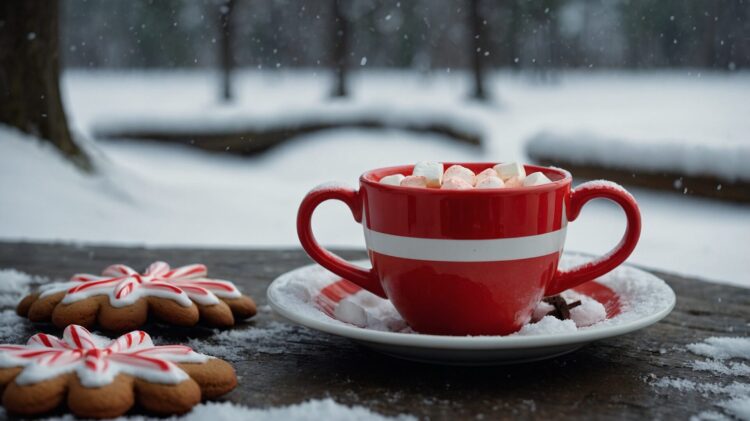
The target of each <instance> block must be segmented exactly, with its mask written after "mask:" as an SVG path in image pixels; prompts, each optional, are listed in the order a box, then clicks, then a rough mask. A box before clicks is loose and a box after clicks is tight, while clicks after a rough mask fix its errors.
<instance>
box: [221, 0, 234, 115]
mask: <svg viewBox="0 0 750 421" xmlns="http://www.w3.org/2000/svg"><path fill="white" fill-rule="evenodd" d="M233 10H234V0H226V1H225V2H224V3H223V4H222V5H221V7H220V8H219V25H220V26H219V39H220V54H221V57H220V59H221V99H222V101H224V102H229V101H231V100H232V68H233V67H234V57H233V56H232V40H233V38H234V36H233V35H234V34H233V22H232V11H233Z"/></svg>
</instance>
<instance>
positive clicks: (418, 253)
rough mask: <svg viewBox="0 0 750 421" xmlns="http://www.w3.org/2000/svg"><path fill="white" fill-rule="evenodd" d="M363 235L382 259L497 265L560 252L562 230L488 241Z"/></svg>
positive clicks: (563, 234)
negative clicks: (500, 262) (390, 257)
mask: <svg viewBox="0 0 750 421" xmlns="http://www.w3.org/2000/svg"><path fill="white" fill-rule="evenodd" d="M363 227H364V225H363ZM364 231H365V242H366V243H367V248H368V249H369V250H371V251H374V252H376V253H380V254H384V255H386V256H393V257H401V258H404V259H413V260H429V261H438V262H499V261H506V260H519V259H529V258H532V257H540V256H547V255H549V254H552V253H560V252H562V249H563V244H564V243H565V232H566V227H563V228H561V229H559V230H557V231H552V232H548V233H545V234H539V235H530V236H526V237H515V238H496V239H489V240H447V239H438V238H416V237H402V236H399V235H391V234H385V233H382V232H377V231H372V230H370V229H369V228H367V227H364Z"/></svg>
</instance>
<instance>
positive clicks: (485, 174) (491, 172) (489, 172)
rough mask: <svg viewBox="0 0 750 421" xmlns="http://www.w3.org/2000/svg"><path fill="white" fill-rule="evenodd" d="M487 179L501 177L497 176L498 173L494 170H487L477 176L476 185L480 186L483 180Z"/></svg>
mask: <svg viewBox="0 0 750 421" xmlns="http://www.w3.org/2000/svg"><path fill="white" fill-rule="evenodd" d="M487 177H499V176H498V175H497V171H495V169H494V168H487V169H486V170H484V171H482V172H480V173H479V174H477V182H476V184H479V183H480V182H481V181H482V180H484V179H485V178H487Z"/></svg>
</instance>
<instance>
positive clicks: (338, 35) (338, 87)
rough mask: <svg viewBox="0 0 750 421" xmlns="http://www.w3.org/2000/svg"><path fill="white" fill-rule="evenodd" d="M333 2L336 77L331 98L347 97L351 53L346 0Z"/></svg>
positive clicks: (334, 66)
mask: <svg viewBox="0 0 750 421" xmlns="http://www.w3.org/2000/svg"><path fill="white" fill-rule="evenodd" d="M332 1H333V19H334V21H333V30H334V32H333V63H332V64H333V68H334V73H335V75H336V81H335V82H334V83H335V85H334V87H333V91H332V92H331V96H334V97H345V96H347V89H346V77H347V70H348V69H347V55H348V53H349V21H348V19H347V16H346V13H344V10H343V8H344V7H345V6H344V3H345V1H346V0H332Z"/></svg>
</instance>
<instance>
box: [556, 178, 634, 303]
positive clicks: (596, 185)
mask: <svg viewBox="0 0 750 421" xmlns="http://www.w3.org/2000/svg"><path fill="white" fill-rule="evenodd" d="M596 198H605V199H609V200H611V201H613V202H615V203H617V204H618V205H620V207H621V208H622V210H623V211H625V217H626V218H627V222H628V224H627V226H626V227H625V234H623V236H622V239H621V240H620V243H619V244H617V246H615V248H614V249H613V250H612V251H610V252H609V253H607V254H605V255H604V256H602V257H599V258H598V259H595V260H593V261H591V262H588V263H584V264H582V265H579V266H576V267H573V268H571V269H568V270H560V269H558V270H557V273H555V276H554V278H553V279H552V281H551V282H550V283H549V284H548V285H547V288H546V290H545V291H544V295H545V296H549V295H555V294H559V293H561V292H563V291H565V290H566V289H570V288H574V287H576V286H578V285H580V284H582V283H584V282H588V281H591V280H593V279H596V278H598V277H599V276H602V275H604V274H605V273H607V272H609V271H611V270H612V269H614V268H616V267H617V266H618V265H620V264H621V263H622V262H624V261H625V259H627V258H628V256H630V253H632V252H633V249H634V248H635V245H636V243H637V242H638V237H640V235H641V213H640V211H639V210H638V204H637V203H636V202H635V199H634V198H633V196H632V195H631V194H630V193H628V192H627V191H626V190H625V189H623V188H622V187H620V186H618V185H617V184H614V183H603V182H601V181H589V182H587V183H583V184H581V185H580V186H578V187H577V188H576V189H574V190H573V191H572V192H571V193H570V200H569V205H568V206H566V210H567V215H566V217H567V218H568V221H575V219H576V218H578V215H579V214H580V213H581V208H583V205H585V204H586V203H587V202H588V201H589V200H591V199H596Z"/></svg>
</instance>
